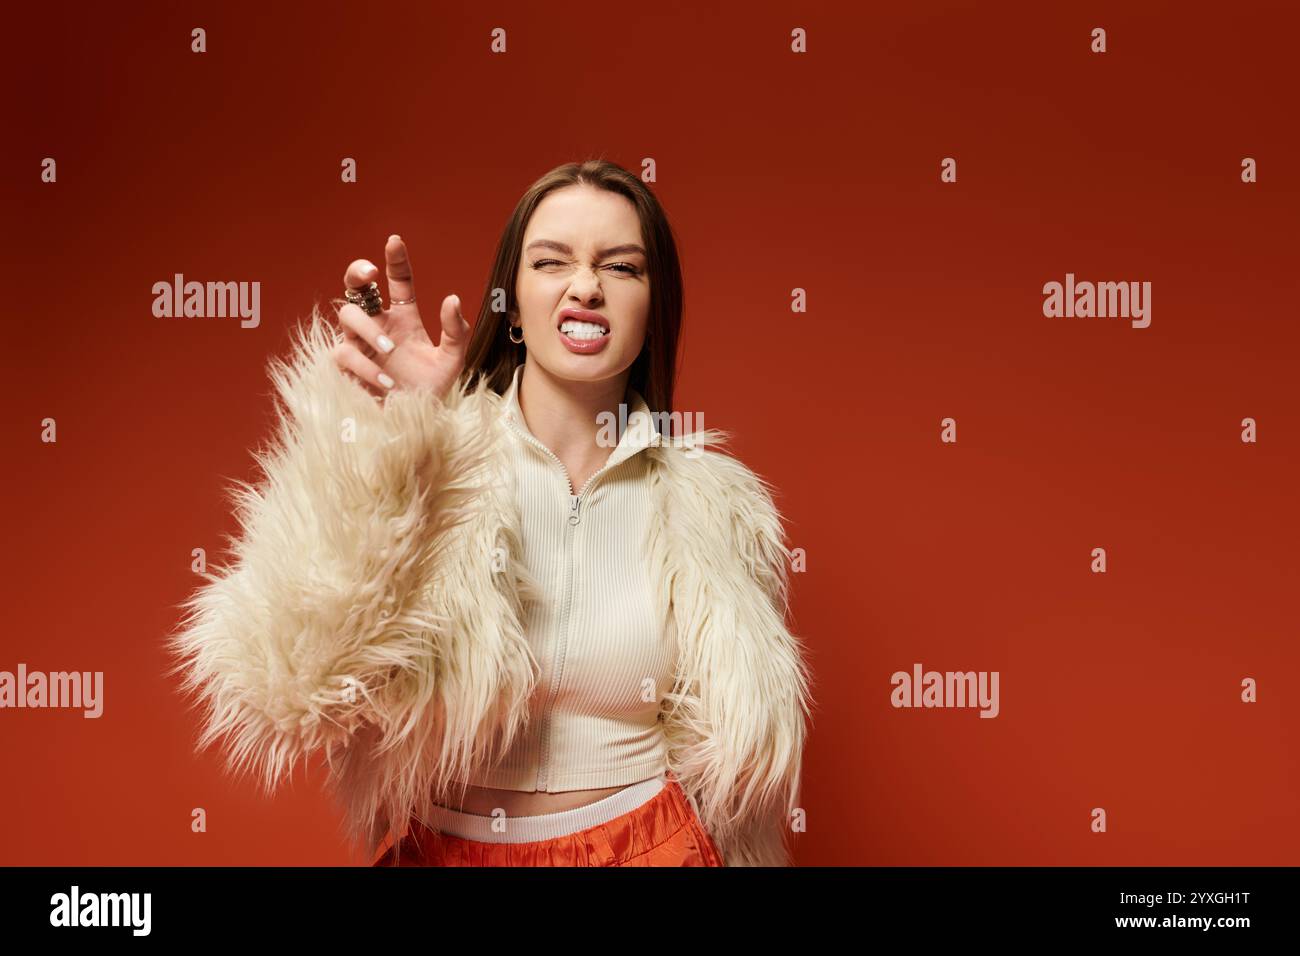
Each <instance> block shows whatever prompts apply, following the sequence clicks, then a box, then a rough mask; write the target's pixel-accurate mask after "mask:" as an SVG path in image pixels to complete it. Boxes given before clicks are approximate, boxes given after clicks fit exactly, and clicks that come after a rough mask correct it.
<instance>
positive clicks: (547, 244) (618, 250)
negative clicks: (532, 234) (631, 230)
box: [524, 239, 645, 259]
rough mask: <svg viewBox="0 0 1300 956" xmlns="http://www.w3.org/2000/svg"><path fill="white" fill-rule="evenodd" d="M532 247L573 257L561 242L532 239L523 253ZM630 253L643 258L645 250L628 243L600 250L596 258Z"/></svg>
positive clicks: (569, 248) (570, 247)
mask: <svg viewBox="0 0 1300 956" xmlns="http://www.w3.org/2000/svg"><path fill="white" fill-rule="evenodd" d="M534 246H541V247H544V248H546V249H554V250H555V251H556V252H562V253H564V254H565V255H566V256H571V255H573V247H572V246H569V245H566V244H565V243H563V242H557V241H556V240H554V239H534V240H533V241H532V242H530V243H529V244H528V246H527V248H526V249H524V251H525V252H527V251H528V249H531V248H533V247H534ZM632 252H639V253H640V254H641V255H643V256H644V255H645V250H644V249H642V248H641V247H640V246H639V245H637V244H636V243H635V242H628V243H624V244H623V245H621V246H610V247H609V248H608V249H601V250H600V252H598V253H597V257H598V258H601V259H604V258H605V257H607V256H623V255H627V254H628V253H632Z"/></svg>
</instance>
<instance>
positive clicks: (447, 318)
mask: <svg viewBox="0 0 1300 956" xmlns="http://www.w3.org/2000/svg"><path fill="white" fill-rule="evenodd" d="M440 318H441V319H442V337H441V338H440V339H439V341H438V350H439V351H442V352H446V353H447V354H448V355H450V356H451V357H452V358H454V359H455V360H456V367H457V368H463V367H464V365H465V347H466V346H467V345H469V323H468V322H466V321H465V316H464V315H462V314H461V311H460V296H458V295H449V296H447V298H445V299H443V300H442V312H441V314H440Z"/></svg>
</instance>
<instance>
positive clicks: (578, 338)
mask: <svg viewBox="0 0 1300 956" xmlns="http://www.w3.org/2000/svg"><path fill="white" fill-rule="evenodd" d="M556 332H557V333H558V334H559V336H560V341H561V342H562V343H563V344H564V347H565V348H566V349H568V350H569V351H570V352H576V353H577V354H579V355H591V354H592V353H595V352H599V351H600V350H601V349H603V348H604V347H605V346H606V345H608V344H609V336H610V330H609V323H608V322H607V321H605V319H604V317H603V316H600V317H597V316H594V315H593V318H592V319H582V318H574V317H571V316H565V317H564V318H562V319H561V321H560V324H559V325H558V326H557V327H556Z"/></svg>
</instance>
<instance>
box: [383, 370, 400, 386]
mask: <svg viewBox="0 0 1300 956" xmlns="http://www.w3.org/2000/svg"><path fill="white" fill-rule="evenodd" d="M379 384H380V385H382V386H384V388H392V387H393V385H394V384H396V383H394V382H393V380H392V379H391V378H389V377H388V376H387V375H386V374H385V373H383V372H380V373H379Z"/></svg>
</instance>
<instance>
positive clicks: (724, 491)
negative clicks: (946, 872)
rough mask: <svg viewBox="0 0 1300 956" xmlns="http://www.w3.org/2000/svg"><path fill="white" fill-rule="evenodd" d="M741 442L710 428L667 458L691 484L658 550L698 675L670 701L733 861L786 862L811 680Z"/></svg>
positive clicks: (687, 769) (670, 719)
mask: <svg viewBox="0 0 1300 956" xmlns="http://www.w3.org/2000/svg"><path fill="white" fill-rule="evenodd" d="M727 440H728V436H727V433H725V432H722V431H719V430H717V429H709V430H708V431H706V432H700V433H696V434H695V435H693V436H688V437H687V438H686V439H684V440H682V441H683V442H685V443H686V444H688V445H689V446H690V450H689V451H685V452H683V451H681V450H680V449H678V450H676V451H675V452H674V453H671V454H668V455H667V456H666V457H665V459H664V460H665V463H666V464H667V466H668V467H670V468H672V469H673V471H674V472H675V473H676V476H677V477H676V479H675V481H674V484H675V485H676V486H677V487H679V488H681V489H685V493H674V494H673V498H674V500H673V501H671V502H663V503H662V504H661V507H664V508H665V509H667V510H668V511H667V513H668V514H669V515H670V516H671V517H670V518H668V519H667V520H668V522H669V524H668V527H670V528H672V529H673V531H672V533H669V534H665V535H664V541H663V542H661V543H660V544H659V545H658V547H657V550H658V552H659V553H660V555H661V556H660V563H659V569H658V573H659V574H660V575H661V577H663V578H664V579H665V580H664V581H663V584H664V587H665V591H664V594H665V597H664V599H665V600H668V601H669V602H670V605H671V612H670V613H671V615H672V617H673V619H674V621H675V623H676V627H677V632H678V635H679V641H680V648H681V653H682V654H683V658H682V661H681V662H680V664H679V667H680V669H681V673H682V674H683V675H688V676H687V679H686V680H683V681H679V683H678V685H677V686H675V687H674V690H673V692H672V693H671V694H669V695H668V709H667V712H666V714H665V718H664V719H665V731H666V733H667V735H668V741H669V750H670V756H669V765H670V767H672V769H673V770H674V772H675V774H676V775H677V777H678V778H679V780H680V781H681V782H682V785H683V789H684V790H686V791H687V793H688V795H689V796H690V797H691V799H692V803H693V805H694V807H695V809H696V812H697V813H698V814H699V816H700V818H701V822H702V823H704V825H705V827H706V828H707V829H708V830H709V832H710V835H711V836H712V837H713V839H714V841H715V843H716V844H717V845H718V849H719V851H720V852H721V854H722V856H723V859H724V861H725V862H726V864H727V865H728V866H786V865H789V846H788V842H787V838H788V836H789V834H790V832H791V822H792V819H793V814H794V813H795V811H796V810H797V808H798V802H799V791H800V774H801V768H802V758H803V748H804V741H805V736H806V732H807V731H806V726H807V720H808V718H809V716H810V712H811V706H812V703H813V701H812V697H811V693H810V685H811V678H810V673H809V669H808V665H807V662H806V659H805V652H804V648H803V646H802V644H801V642H800V641H799V639H798V638H797V637H795V635H793V634H792V633H791V632H790V630H789V629H788V627H787V624H786V620H787V616H788V604H787V599H788V593H789V567H790V551H789V548H788V547H787V545H786V536H785V531H784V526H783V519H782V516H781V513H780V511H779V510H778V509H777V507H776V505H775V503H774V500H773V494H772V488H771V486H770V485H769V484H768V483H767V482H766V481H764V480H763V479H762V478H760V477H759V476H758V475H756V474H755V473H754V472H752V471H751V470H750V469H749V468H747V467H746V466H745V465H744V464H743V463H742V462H740V461H739V460H738V459H736V458H734V457H732V456H731V455H729V454H726V453H724V452H722V451H719V450H715V449H716V447H717V446H720V445H722V444H724V443H725V442H726V441H727ZM710 446H713V447H710ZM665 493H667V492H666V491H665ZM672 549H679V551H678V553H675V554H673V553H666V552H669V551H671V550H672Z"/></svg>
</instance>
